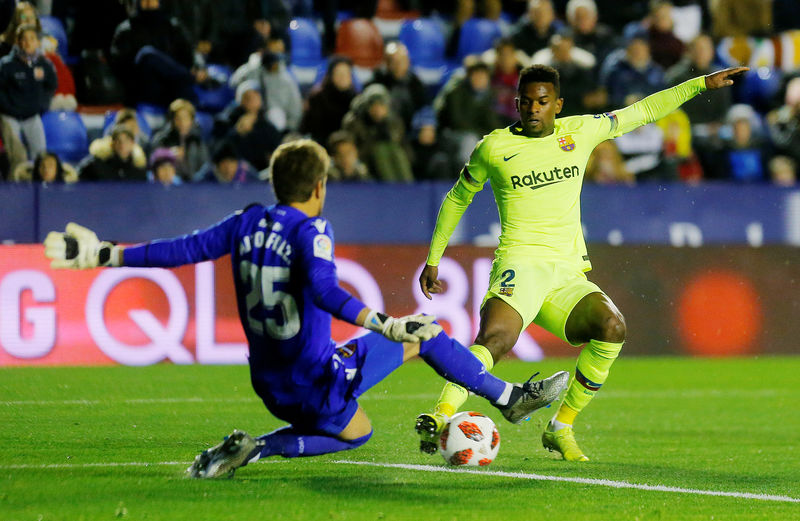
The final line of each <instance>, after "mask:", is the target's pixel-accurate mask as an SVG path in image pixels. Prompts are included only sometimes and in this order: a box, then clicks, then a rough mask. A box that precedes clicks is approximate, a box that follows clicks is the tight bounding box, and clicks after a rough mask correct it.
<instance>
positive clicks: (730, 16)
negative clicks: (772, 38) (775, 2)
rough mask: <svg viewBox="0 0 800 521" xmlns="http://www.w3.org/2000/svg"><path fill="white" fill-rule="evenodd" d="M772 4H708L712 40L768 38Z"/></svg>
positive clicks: (751, 0) (741, 0)
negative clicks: (745, 37) (728, 37)
mask: <svg viewBox="0 0 800 521" xmlns="http://www.w3.org/2000/svg"><path fill="white" fill-rule="evenodd" d="M771 4H772V2H768V1H765V0H714V1H713V2H709V9H710V11H711V28H712V32H713V34H714V38H724V37H726V36H768V35H769V34H770V33H771V31H772V5H771Z"/></svg>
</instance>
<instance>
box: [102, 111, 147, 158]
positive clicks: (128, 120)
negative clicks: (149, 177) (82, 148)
mask: <svg viewBox="0 0 800 521" xmlns="http://www.w3.org/2000/svg"><path fill="white" fill-rule="evenodd" d="M116 127H125V128H127V129H128V130H129V131H130V132H131V134H133V136H134V144H133V151H132V152H131V155H132V157H133V164H134V165H135V166H136V167H137V168H147V150H149V149H150V143H149V140H148V139H147V135H146V134H145V133H144V132H142V130H141V129H140V128H139V119H138V118H137V116H136V111H135V110H134V109H128V108H125V109H121V110H118V111H117V113H116V115H115V116H114V123H113V124H112V125H111V127H110V130H109V133H108V134H107V135H105V136H103V137H101V138H97V139H95V140H93V141H92V142H91V143H90V144H89V154H90V155H93V156H98V157H100V158H101V159H107V158H109V157H111V150H112V139H111V131H112V130H114V129H115V128H116Z"/></svg>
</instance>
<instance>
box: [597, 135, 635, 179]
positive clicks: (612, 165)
mask: <svg viewBox="0 0 800 521" xmlns="http://www.w3.org/2000/svg"><path fill="white" fill-rule="evenodd" d="M586 180H587V181H589V182H591V183H597V184H617V183H624V184H634V183H635V182H636V178H634V177H633V174H632V173H630V171H628V169H627V168H626V167H625V161H623V159H622V154H620V153H619V150H618V149H617V145H616V143H615V142H614V141H613V140H610V139H609V140H608V141H603V142H602V143H600V144H599V145H597V146H596V147H595V148H594V150H593V151H592V155H590V156H589V162H588V163H586Z"/></svg>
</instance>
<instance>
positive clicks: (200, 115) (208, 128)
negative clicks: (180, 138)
mask: <svg viewBox="0 0 800 521" xmlns="http://www.w3.org/2000/svg"><path fill="white" fill-rule="evenodd" d="M194 119H195V121H196V122H197V125H198V126H199V127H200V131H201V133H202V135H203V139H204V140H205V141H207V142H208V141H210V140H211V135H212V133H213V131H214V116H213V115H211V114H209V113H208V112H203V111H200V110H198V111H197V112H196V113H195V115H194Z"/></svg>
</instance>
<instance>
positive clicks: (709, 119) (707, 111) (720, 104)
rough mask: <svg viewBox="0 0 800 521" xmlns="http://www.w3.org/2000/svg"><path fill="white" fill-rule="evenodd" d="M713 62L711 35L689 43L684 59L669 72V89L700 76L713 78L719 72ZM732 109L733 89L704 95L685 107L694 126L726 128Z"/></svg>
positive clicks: (714, 91) (687, 103)
mask: <svg viewBox="0 0 800 521" xmlns="http://www.w3.org/2000/svg"><path fill="white" fill-rule="evenodd" d="M713 60H714V42H713V41H712V40H711V37H709V36H708V35H707V34H700V35H699V36H697V37H695V38H694V39H693V40H692V41H691V42H690V43H689V47H688V49H687V52H686V54H685V55H684V57H683V59H682V60H681V61H679V62H678V63H676V64H675V65H674V66H672V67H670V68H669V69H668V70H667V72H666V75H665V80H666V82H667V85H668V86H670V87H671V86H673V85H677V84H679V83H683V82H684V81H686V80H689V79H691V78H696V77H697V76H703V75H706V74H711V73H712V72H714V71H716V70H718V67H715V66H714V65H713ZM730 106H731V89H716V90H712V91H706V92H703V93H702V94H700V95H698V96H696V97H694V98H692V99H691V100H689V101H687V102H686V103H684V104H683V105H681V108H682V109H683V110H684V111H685V112H686V114H688V116H689V119H690V120H691V122H692V125H698V124H715V123H716V124H722V122H723V121H724V120H725V114H727V112H728V109H729V108H730Z"/></svg>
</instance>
